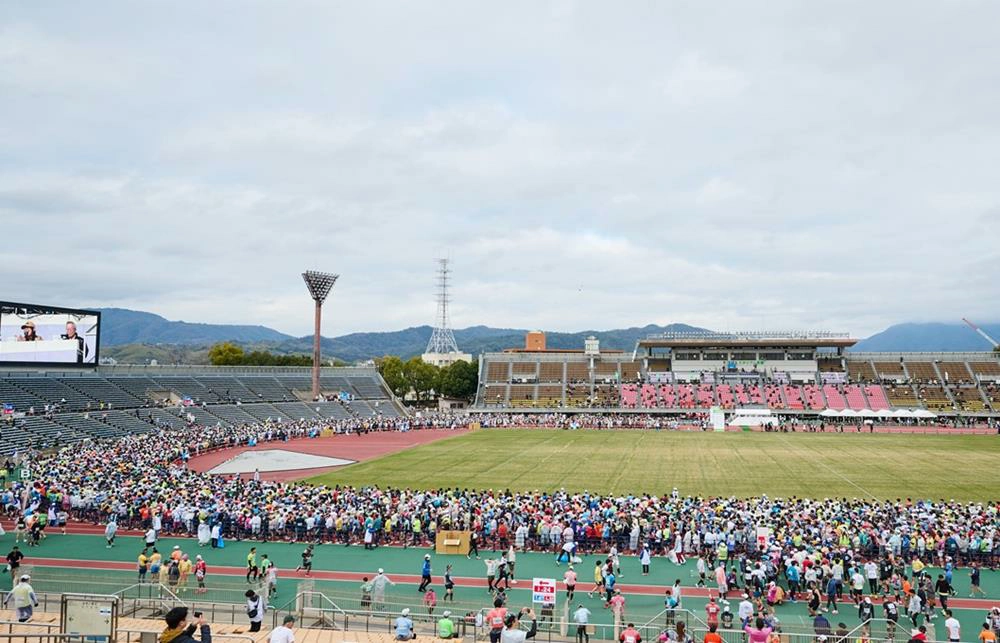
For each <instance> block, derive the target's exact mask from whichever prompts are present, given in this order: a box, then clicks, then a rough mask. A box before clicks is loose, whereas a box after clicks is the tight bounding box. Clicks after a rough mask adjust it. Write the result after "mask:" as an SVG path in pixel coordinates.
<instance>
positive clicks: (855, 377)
mask: <svg viewBox="0 0 1000 643" xmlns="http://www.w3.org/2000/svg"><path fill="white" fill-rule="evenodd" d="M847 374H848V376H849V377H850V379H851V381H852V382H873V381H875V380H877V379H878V376H877V375H876V374H875V369H874V368H872V365H871V362H869V361H867V360H865V361H848V362H847Z"/></svg>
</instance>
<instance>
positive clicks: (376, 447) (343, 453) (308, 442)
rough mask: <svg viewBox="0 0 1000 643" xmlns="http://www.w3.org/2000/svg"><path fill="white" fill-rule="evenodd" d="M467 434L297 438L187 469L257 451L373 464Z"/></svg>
mask: <svg viewBox="0 0 1000 643" xmlns="http://www.w3.org/2000/svg"><path fill="white" fill-rule="evenodd" d="M467 432H468V429H466V428H461V429H420V430H417V431H406V432H400V431H375V432H373V433H367V434H364V435H361V434H357V433H352V434H350V435H344V434H340V435H331V436H328V437H322V438H296V439H294V440H289V441H288V442H278V441H273V442H261V443H260V444H258V445H257V446H256V447H248V446H237V447H229V448H225V449H216V450H213V451H207V452H205V453H202V454H200V455H196V456H194V457H192V458H191V459H190V460H189V461H188V468H190V469H191V470H193V471H198V472H205V471H209V470H210V469H212V468H213V467H215V466H217V465H219V464H222V463H223V462H225V461H226V460H230V459H232V458H235V457H236V456H238V455H239V454H241V453H244V452H246V451H256V450H258V449H259V450H273V449H280V450H282V451H294V452H296V453H307V454H310V455H322V456H327V457H331V458H343V459H345V460H354V461H355V462H364V461H365V460H372V459H374V458H379V457H381V456H384V455H389V454H391V453H397V452H399V451H405V450H406V449H411V448H413V447H418V446H421V445H423V444H430V443H431V442H437V441H438V440H444V439H446V438H451V437H455V436H457V435H462V434H464V433H467ZM343 466H348V465H343ZM339 468H340V467H322V468H317V469H291V470H288V471H262V472H261V474H260V475H261V478H263V479H265V480H274V481H276V482H287V481H290V480H298V479H301V478H304V477H306V476H314V475H319V474H321V473H326V472H328V471H333V470H335V469H339ZM250 475H251V474H250V473H247V474H244V477H250Z"/></svg>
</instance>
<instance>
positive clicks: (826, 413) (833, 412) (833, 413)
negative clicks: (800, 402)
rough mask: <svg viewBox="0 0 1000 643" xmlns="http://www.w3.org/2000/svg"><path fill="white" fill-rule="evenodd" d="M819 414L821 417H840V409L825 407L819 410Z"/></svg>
mask: <svg viewBox="0 0 1000 643" xmlns="http://www.w3.org/2000/svg"><path fill="white" fill-rule="evenodd" d="M819 415H820V417H825V418H839V417H840V411H838V410H837V409H823V410H822V411H820V412H819Z"/></svg>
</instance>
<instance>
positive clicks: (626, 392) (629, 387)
mask: <svg viewBox="0 0 1000 643" xmlns="http://www.w3.org/2000/svg"><path fill="white" fill-rule="evenodd" d="M638 402H639V387H638V385H636V384H622V408H626V409H634V408H636V406H638Z"/></svg>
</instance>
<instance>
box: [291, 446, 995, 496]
mask: <svg viewBox="0 0 1000 643" xmlns="http://www.w3.org/2000/svg"><path fill="white" fill-rule="evenodd" d="M998 457H1000V438H998V437H997V436H992V435H899V434H897V435H887V434H868V433H861V434H857V433H853V434H852V433H837V434H826V433H820V434H817V433H711V432H709V433H701V432H695V433H688V432H683V433H682V432H672V431H596V430H580V431H563V430H540V429H515V430H480V431H476V432H473V433H470V434H467V435H463V436H457V437H455V438H451V439H447V440H441V441H439V442H434V443H432V444H427V445H422V446H419V447H415V448H413V449H409V450H407V451H403V452H401V453H396V454H393V455H388V456H384V457H382V458H378V459H376V460H371V461H368V462H364V463H359V464H355V465H350V466H347V467H344V468H342V469H338V470H336V471H333V472H331V473H326V474H323V475H320V476H316V477H313V478H309V479H308V481H309V482H312V483H315V484H329V485H333V484H349V485H359V486H360V485H365V484H371V483H372V482H377V483H378V484H379V485H381V486H396V487H411V488H421V489H428V488H441V487H462V488H477V489H512V490H516V491H531V490H547V491H552V490H555V489H559V488H565V489H568V490H574V491H579V490H589V491H594V492H600V493H654V494H662V493H666V492H669V491H670V490H671V489H672V488H673V487H677V488H678V489H680V491H681V493H682V494H691V495H720V496H731V495H735V496H740V497H749V496H759V495H760V494H764V493H766V494H768V495H769V496H772V497H773V496H779V497H788V496H792V495H795V496H799V497H813V498H824V497H830V496H846V497H876V498H902V497H920V498H934V499H938V498H948V499H951V498H953V499H956V500H978V501H987V500H991V499H994V498H996V496H997V486H996V484H995V483H994V482H991V476H989V475H987V473H986V472H988V471H992V470H993V469H994V468H995V465H996V462H997V461H998Z"/></svg>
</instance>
